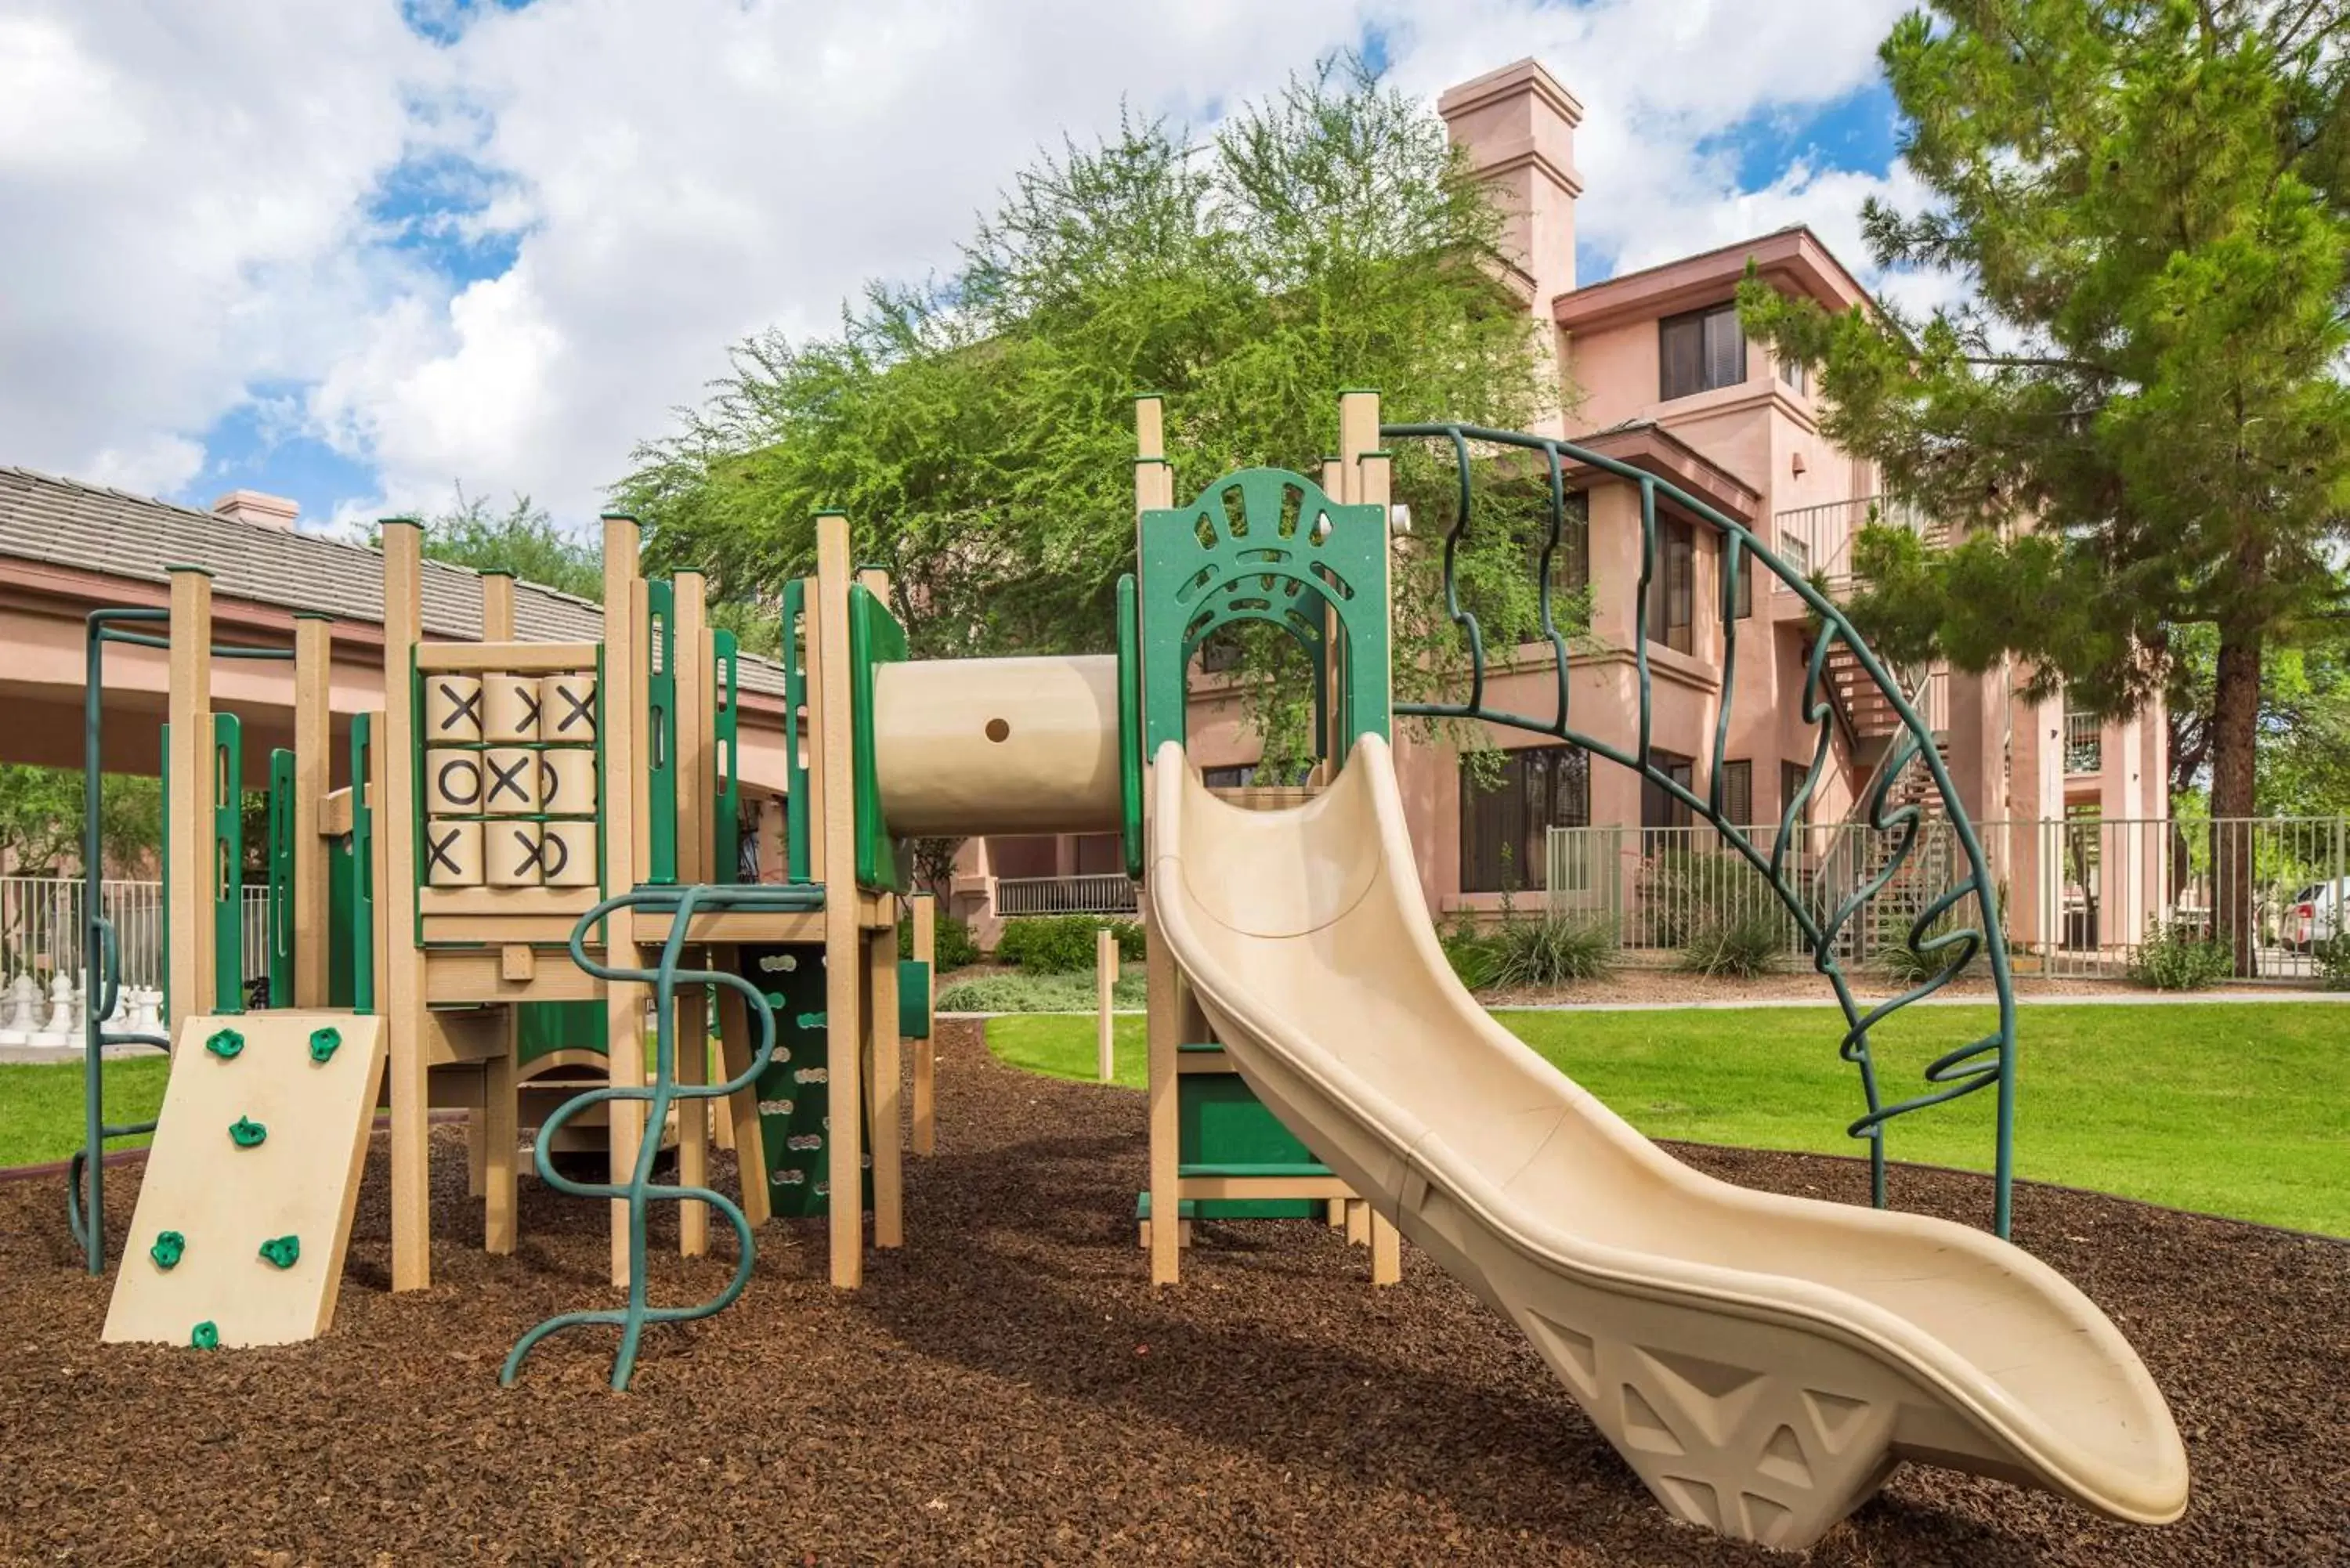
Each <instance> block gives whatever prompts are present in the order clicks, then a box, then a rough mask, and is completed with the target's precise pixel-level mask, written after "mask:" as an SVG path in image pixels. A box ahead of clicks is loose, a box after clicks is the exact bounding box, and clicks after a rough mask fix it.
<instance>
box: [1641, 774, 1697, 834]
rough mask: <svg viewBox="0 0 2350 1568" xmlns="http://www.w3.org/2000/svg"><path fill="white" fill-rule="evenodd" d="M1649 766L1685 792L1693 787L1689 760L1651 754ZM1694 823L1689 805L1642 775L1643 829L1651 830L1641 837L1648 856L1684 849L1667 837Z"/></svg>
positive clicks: (1645, 775)
mask: <svg viewBox="0 0 2350 1568" xmlns="http://www.w3.org/2000/svg"><path fill="white" fill-rule="evenodd" d="M1648 766H1649V767H1650V768H1652V769H1654V770H1655V771H1656V772H1658V773H1659V774H1663V775H1664V776H1665V777H1667V778H1669V779H1670V780H1672V781H1673V783H1675V784H1679V785H1680V786H1681V788H1683V789H1688V788H1689V787H1690V778H1691V777H1692V776H1694V771H1695V764H1694V763H1692V762H1691V761H1690V759H1689V758H1687V757H1684V756H1681V755H1679V754H1678V753H1673V752H1658V751H1651V752H1650V753H1648ZM1689 825H1690V808H1689V803H1688V802H1686V801H1684V800H1682V799H1681V798H1680V796H1679V795H1677V794H1672V793H1670V792H1669V791H1668V790H1667V789H1666V788H1665V786H1664V785H1662V784H1659V783H1658V782H1657V781H1656V780H1655V779H1652V778H1650V777H1648V775H1647V774H1642V775H1641V776H1640V826H1642V827H1643V828H1645V829H1647V830H1648V831H1646V832H1645V833H1643V834H1642V835H1641V840H1642V843H1641V847H1642V850H1643V852H1644V853H1646V854H1649V855H1654V854H1656V853H1657V851H1659V850H1660V849H1667V848H1679V847H1683V846H1680V845H1677V844H1674V843H1672V842H1671V841H1670V840H1669V838H1668V837H1667V835H1668V834H1669V832H1670V830H1672V829H1673V828H1677V827H1687V826H1689Z"/></svg>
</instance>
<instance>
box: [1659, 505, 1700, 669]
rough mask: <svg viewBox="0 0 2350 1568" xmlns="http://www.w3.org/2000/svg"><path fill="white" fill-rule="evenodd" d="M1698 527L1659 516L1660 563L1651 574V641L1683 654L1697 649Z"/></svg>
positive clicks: (1679, 520) (1678, 519)
mask: <svg viewBox="0 0 2350 1568" xmlns="http://www.w3.org/2000/svg"><path fill="white" fill-rule="evenodd" d="M1696 609H1697V530H1696V529H1695V528H1694V527H1692V526H1691V525H1690V524H1689V522H1688V521H1687V520H1686V519H1683V518H1679V517H1667V516H1664V515H1662V514H1659V516H1658V518H1657V566H1656V570H1655V571H1654V572H1653V573H1652V574H1650V576H1649V577H1648V640H1649V641H1650V642H1660V643H1662V644H1664V645H1665V646H1666V647H1667V648H1669V649H1674V650H1675V651H1676V652H1679V653H1693V652H1695V651H1696V650H1697V637H1696V631H1695V628H1693V626H1692V625H1691V622H1692V621H1693V619H1694V618H1695V614H1696Z"/></svg>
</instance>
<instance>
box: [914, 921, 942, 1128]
mask: <svg viewBox="0 0 2350 1568" xmlns="http://www.w3.org/2000/svg"><path fill="white" fill-rule="evenodd" d="M911 902H912V904H913V907H914V958H915V960H916V961H918V962H920V964H921V966H922V974H923V976H924V980H923V984H924V986H925V987H926V989H927V992H928V993H927V994H926V995H925V996H924V997H923V998H922V1016H923V1017H925V1018H930V1019H931V1037H930V1038H929V1039H927V1040H917V1041H915V1042H914V1043H913V1052H914V1136H913V1148H914V1152H915V1153H916V1154H935V1153H936V1152H938V1141H939V1137H938V1106H937V1098H938V1061H939V1042H938V1022H937V1019H936V1018H935V1017H934V1016H933V1015H934V1014H935V1013H936V1012H937V1007H938V1000H939V975H938V962H939V908H938V906H939V900H938V898H937V896H936V895H934V894H931V893H928V892H923V893H917V894H915V895H914V897H913V898H912V899H911Z"/></svg>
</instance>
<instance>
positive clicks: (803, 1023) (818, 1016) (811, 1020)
mask: <svg viewBox="0 0 2350 1568" xmlns="http://www.w3.org/2000/svg"><path fill="white" fill-rule="evenodd" d="M824 1026H825V1022H824V1014H823V1013H821V1012H803V1013H801V1014H800V1027H801V1028H803V1029H821V1028H823V1027H824Z"/></svg>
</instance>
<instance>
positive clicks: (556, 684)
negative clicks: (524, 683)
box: [538, 675, 596, 745]
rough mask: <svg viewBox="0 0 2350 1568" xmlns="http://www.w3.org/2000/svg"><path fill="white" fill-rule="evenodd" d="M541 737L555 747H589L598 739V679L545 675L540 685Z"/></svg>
mask: <svg viewBox="0 0 2350 1568" xmlns="http://www.w3.org/2000/svg"><path fill="white" fill-rule="evenodd" d="M538 692H539V698H538V738H539V739H540V740H542V741H546V742H550V743H552V744H555V745H586V744H587V743H588V742H591V741H593V740H595V738H596V678H595V677H594V676H593V675H545V676H541V677H540V678H539V682H538Z"/></svg>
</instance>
